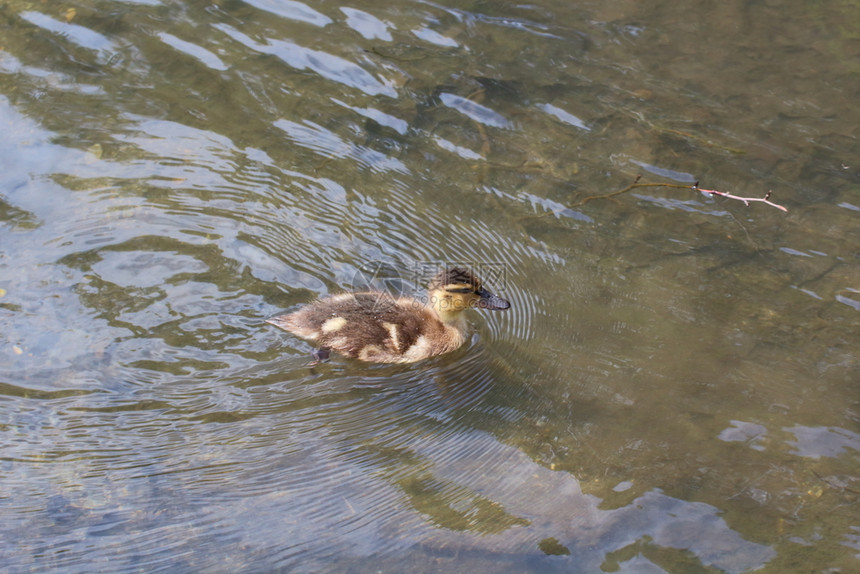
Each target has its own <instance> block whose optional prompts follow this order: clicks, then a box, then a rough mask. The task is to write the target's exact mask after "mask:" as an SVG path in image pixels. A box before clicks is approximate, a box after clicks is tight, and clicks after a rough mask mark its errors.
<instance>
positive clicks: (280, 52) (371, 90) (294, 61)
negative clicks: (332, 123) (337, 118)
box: [214, 24, 397, 98]
mask: <svg viewBox="0 0 860 574" xmlns="http://www.w3.org/2000/svg"><path fill="white" fill-rule="evenodd" d="M214 26H215V28H217V29H218V30H221V31H222V32H224V33H225V34H227V35H228V36H230V37H231V38H233V39H234V40H236V41H237V42H239V43H241V44H243V45H244V46H246V47H248V48H250V49H252V50H254V51H256V52H260V53H262V54H271V55H273V56H276V57H278V58H280V59H281V60H283V61H284V63H286V64H287V65H289V66H290V67H292V68H295V69H297V70H311V71H312V72H316V73H317V74H319V75H320V76H322V77H324V78H326V79H328V80H332V81H335V82H338V83H340V84H344V85H346V86H350V87H352V88H356V89H358V90H361V91H362V92H364V93H365V94H367V95H370V96H376V95H384V96H388V97H390V98H396V97H397V91H396V90H395V89H394V88H393V87H392V86H391V85H389V84H388V83H384V82H382V81H380V80H378V79H377V78H375V77H374V76H373V75H372V74H370V73H369V72H368V71H366V70H365V69H364V68H362V67H361V66H359V65H358V64H355V63H353V62H350V61H348V60H345V59H343V58H340V57H338V56H335V55H333V54H329V53H327V52H322V51H319V50H313V49H311V48H305V47H303V46H299V45H298V44H295V43H293V42H290V41H288V40H275V39H269V40H268V41H267V43H265V44H264V43H260V42H256V41H254V40H253V39H251V38H250V37H249V36H247V35H245V34H243V33H242V32H240V31H238V30H236V29H235V28H233V27H232V26H229V25H227V24H214Z"/></svg>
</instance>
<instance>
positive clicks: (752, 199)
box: [570, 174, 788, 213]
mask: <svg viewBox="0 0 860 574" xmlns="http://www.w3.org/2000/svg"><path fill="white" fill-rule="evenodd" d="M640 179H642V174H639V175H637V176H636V179H634V180H633V183H631V184H630V185H628V186H627V187H625V188H624V189H619V190H618V191H613V192H612V193H605V194H603V195H592V196H589V197H586V198H585V199H583V200H581V201H579V202H577V203H575V204H573V205H571V206H570V207H580V206H582V205H585V204H586V203H588V202H589V201H591V200H593V199H608V198H610V197H615V196H616V195H621V194H622V193H627V192H628V191H630V190H631V189H636V188H637V187H671V188H674V189H689V190H691V191H699V192H701V193H707V194H708V195H711V196H717V197H725V198H726V199H734V200H736V201H740V202H742V203H743V204H744V205H746V206H747V207H749V206H750V203H754V202H757V203H764V204H766V205H769V206H771V207H775V208H777V209H778V210H780V211H784V212H786V213H787V212H788V209H787V208H786V207H784V206H782V205H779V204H778V203H774V202H772V201H771V200H770V198H771V196H772V195H773V191H768V192H767V193H766V194H764V197H741V196H740V195H734V194H731V193H727V192H725V191H719V190H716V189H703V188H701V187H699V182H698V181H697V182H696V183H694V184H693V185H684V184H681V183H639V180H640Z"/></svg>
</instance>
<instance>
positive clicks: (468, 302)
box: [428, 267, 511, 322]
mask: <svg viewBox="0 0 860 574" xmlns="http://www.w3.org/2000/svg"><path fill="white" fill-rule="evenodd" d="M428 290H429V292H430V304H431V305H432V306H433V308H434V309H435V310H436V313H438V314H439V318H440V319H442V321H445V322H451V321H455V320H457V318H458V317H459V316H460V313H461V312H463V311H465V310H466V309H469V308H478V309H493V310H497V309H508V308H509V307H510V306H511V304H510V303H509V302H507V301H505V300H504V299H502V298H501V297H498V296H496V295H494V294H492V293H490V292H489V291H487V290H486V289H485V288H484V286H483V285H482V284H481V280H480V279H478V276H477V275H475V274H474V273H472V272H471V271H469V270H468V269H463V268H462V267H450V268H447V269H445V270H443V271H442V272H440V273H439V274H438V275H436V277H434V278H433V280H432V281H430V286H429V288H428Z"/></svg>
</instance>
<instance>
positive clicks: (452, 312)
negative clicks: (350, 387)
mask: <svg viewBox="0 0 860 574" xmlns="http://www.w3.org/2000/svg"><path fill="white" fill-rule="evenodd" d="M510 306H511V304H510V303H509V302H508V301H506V300H504V299H502V298H501V297H498V296H496V295H494V294H493V293H491V292H489V291H488V290H487V289H485V288H484V286H483V285H482V284H481V280H480V279H479V278H478V277H477V276H476V275H475V274H474V273H472V272H471V271H469V270H467V269H464V268H460V267H453V268H449V269H446V270H444V271H442V272H440V273H439V274H438V275H436V277H434V278H433V280H432V281H431V282H430V285H429V286H428V300H427V302H426V303H424V302H422V301H420V300H418V299H415V298H412V297H398V298H394V297H392V296H391V295H388V294H387V293H381V292H369V293H341V294H338V295H334V296H331V297H326V298H323V299H320V300H318V301H315V302H314V303H311V304H310V305H307V306H306V307H303V308H302V309H299V310H298V311H295V312H293V313H285V314H281V315H276V316H274V317H271V318H270V319H267V320H266V322H267V323H271V324H272V325H275V326H276V327H280V328H281V329H284V330H286V331H289V332H290V333H293V334H294V335H298V336H299V337H303V338H305V339H309V340H311V341H314V342H316V343H317V344H318V345H319V350H318V351H317V352H316V353H315V356H316V357H317V359H325V358H327V357H328V353H329V351H330V350H334V351H337V352H338V353H340V354H342V355H345V356H347V357H351V358H355V359H361V360H363V361H371V362H375V363H412V362H415V361H421V360H423V359H427V358H428V357H433V356H436V355H442V354H444V353H450V352H451V351H453V350H455V349H457V348H459V347H460V346H461V345H462V344H463V343H464V342H465V340H466V338H467V334H468V323H467V322H466V318H465V317H464V316H463V311H465V310H466V309H469V308H473V307H477V308H479V309H492V310H501V309H508V308H510Z"/></svg>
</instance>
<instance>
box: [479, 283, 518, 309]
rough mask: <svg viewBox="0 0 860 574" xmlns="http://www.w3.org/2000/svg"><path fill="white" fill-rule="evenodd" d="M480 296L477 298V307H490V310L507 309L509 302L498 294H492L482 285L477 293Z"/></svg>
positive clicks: (509, 305)
mask: <svg viewBox="0 0 860 574" xmlns="http://www.w3.org/2000/svg"><path fill="white" fill-rule="evenodd" d="M477 294H478V295H479V296H480V297H481V298H480V299H479V300H478V308H479V309H492V310H502V309H509V308H510V307H511V304H510V303H509V302H508V301H506V300H504V299H502V298H501V297H499V296H498V295H493V294H492V293H490V292H489V291H487V290H486V289H484V288H483V287H482V288H481V290H480V291H478V293H477Z"/></svg>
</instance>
